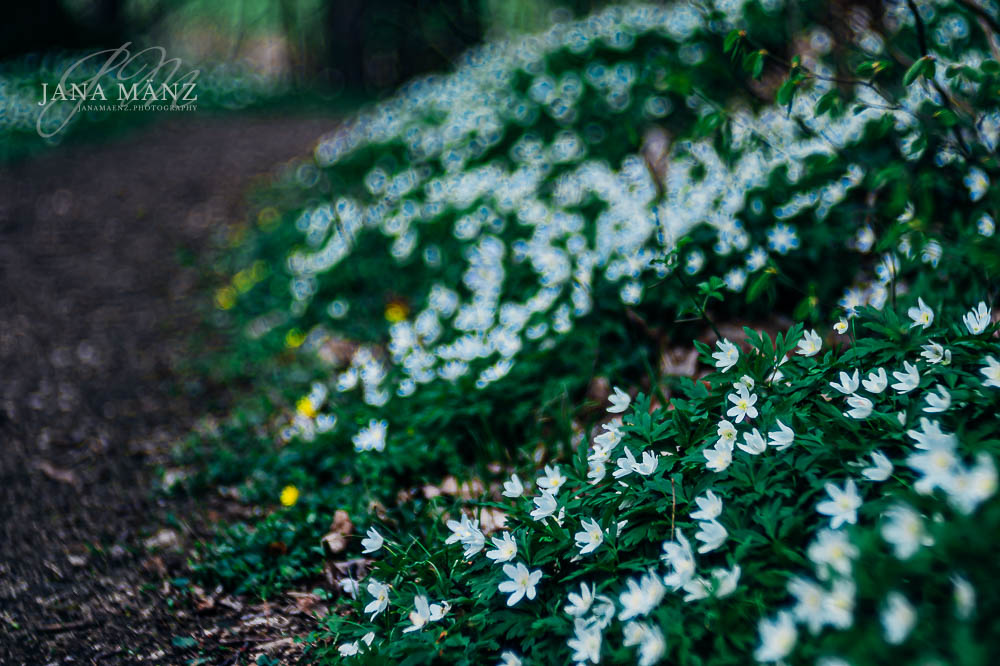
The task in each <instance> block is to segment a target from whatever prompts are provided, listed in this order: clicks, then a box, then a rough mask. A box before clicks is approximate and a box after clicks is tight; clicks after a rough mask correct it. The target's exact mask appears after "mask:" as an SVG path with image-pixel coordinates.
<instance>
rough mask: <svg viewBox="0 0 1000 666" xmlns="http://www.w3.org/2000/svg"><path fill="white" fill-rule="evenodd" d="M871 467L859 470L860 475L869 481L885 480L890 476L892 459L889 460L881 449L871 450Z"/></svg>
mask: <svg viewBox="0 0 1000 666" xmlns="http://www.w3.org/2000/svg"><path fill="white" fill-rule="evenodd" d="M871 457H872V463H874V465H873V466H872V467H866V468H864V469H863V470H861V476H863V477H865V478H866V479H868V480H869V481H885V480H886V479H888V478H889V477H890V476H892V461H890V460H889V459H888V458H887V457H886V456H885V454H884V453H882V452H881V451H872V453H871Z"/></svg>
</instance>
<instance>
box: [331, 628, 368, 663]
mask: <svg viewBox="0 0 1000 666" xmlns="http://www.w3.org/2000/svg"><path fill="white" fill-rule="evenodd" d="M374 640H375V632H374V631H369V632H368V633H367V634H365V635H364V636H362V637H361V640H360V641H354V642H353V643H343V644H341V645H338V646H337V652H339V653H340V656H341V657H353V656H354V655H356V654H358V653H359V652H360V651H361V643H364V644H365V645H369V646H370V645H371V644H372V641H374Z"/></svg>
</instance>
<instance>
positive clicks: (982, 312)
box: [962, 301, 990, 335]
mask: <svg viewBox="0 0 1000 666" xmlns="http://www.w3.org/2000/svg"><path fill="white" fill-rule="evenodd" d="M962 321H963V322H964V323H965V327H966V328H967V329H969V333H971V334H972V335H979V334H980V333H982V332H983V331H985V330H986V327H987V326H989V325H990V309H989V308H988V307H986V303H984V302H983V301H979V305H977V306H976V307H975V308H973V309H972V310H971V311H969V312H968V313H966V315H965V316H964V317H962Z"/></svg>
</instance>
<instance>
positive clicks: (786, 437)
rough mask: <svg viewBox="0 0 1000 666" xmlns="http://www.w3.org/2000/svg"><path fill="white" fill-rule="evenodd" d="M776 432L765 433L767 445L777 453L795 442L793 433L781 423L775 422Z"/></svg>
mask: <svg viewBox="0 0 1000 666" xmlns="http://www.w3.org/2000/svg"><path fill="white" fill-rule="evenodd" d="M775 423H776V424H777V426H778V429H777V430H772V431H771V432H769V433H767V444H768V446H773V447H774V448H776V449H777V450H779V451H784V450H785V449H787V448H788V447H789V446H791V445H792V442H794V441H795V432H794V431H793V430H792V429H791V428H789V427H788V426H786V425H785V424H784V423H782V422H781V421H775Z"/></svg>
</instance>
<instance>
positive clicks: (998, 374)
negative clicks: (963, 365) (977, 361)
mask: <svg viewBox="0 0 1000 666" xmlns="http://www.w3.org/2000/svg"><path fill="white" fill-rule="evenodd" d="M983 360H984V361H986V365H985V366H984V367H983V368H981V369H980V370H979V372H981V373H982V374H983V376H985V377H986V381H985V382H983V386H986V387H988V388H1000V362H998V361H997V360H996V359H995V358H993V357H992V356H987V357H986V358H985V359H983Z"/></svg>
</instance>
